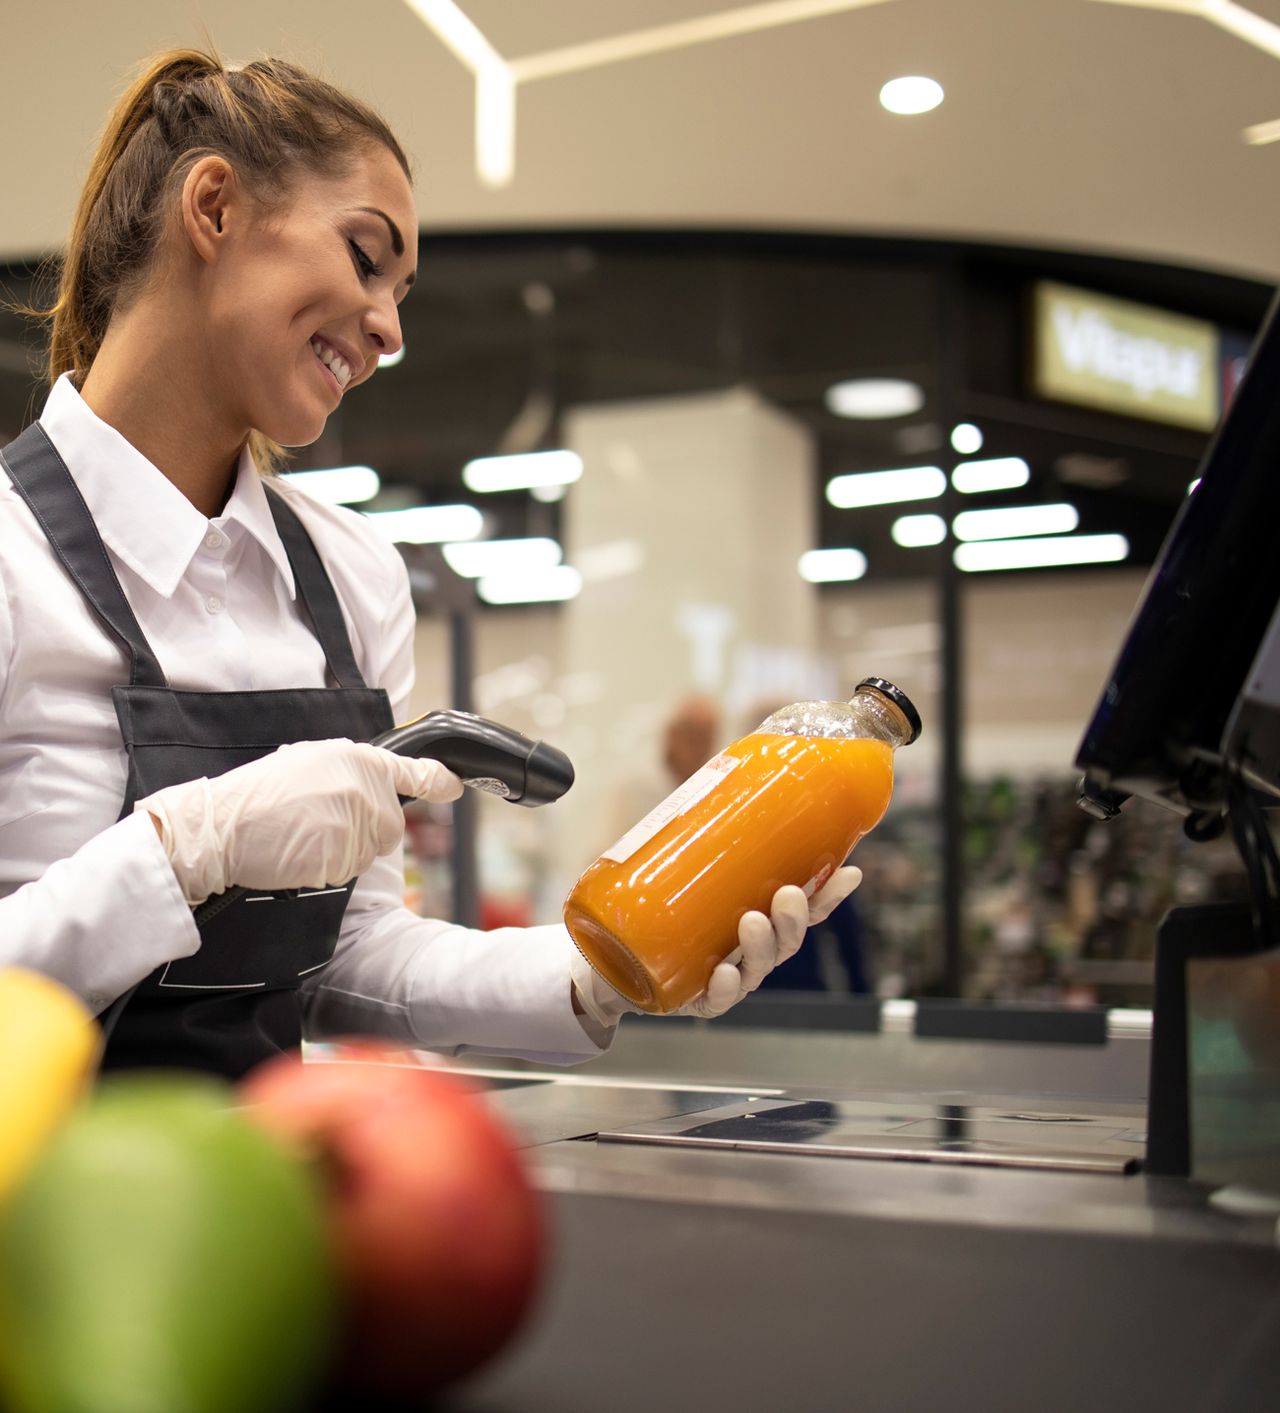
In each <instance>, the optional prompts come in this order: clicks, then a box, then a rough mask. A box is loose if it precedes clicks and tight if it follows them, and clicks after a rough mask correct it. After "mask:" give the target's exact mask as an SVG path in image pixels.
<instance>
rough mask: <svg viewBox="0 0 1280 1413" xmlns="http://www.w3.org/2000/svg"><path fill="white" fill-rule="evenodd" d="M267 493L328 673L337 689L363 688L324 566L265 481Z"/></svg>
mask: <svg viewBox="0 0 1280 1413" xmlns="http://www.w3.org/2000/svg"><path fill="white" fill-rule="evenodd" d="M263 486H264V488H265V489H266V491H267V504H268V505H270V507H271V515H272V518H273V519H274V520H275V522H276V530H277V531H278V532H279V535H280V539H281V540H282V541H283V542H284V548H285V553H286V554H287V555H288V556H289V565H290V567H291V568H292V569H293V577H294V579H295V580H296V582H297V586H298V593H299V594H300V595H301V597H302V602H303V605H304V607H305V608H306V610H307V612H308V613H309V614H310V615H311V625H312V627H313V628H314V629H315V635H316V639H317V640H318V642H319V644H320V646H321V647H322V648H323V649H324V655H325V660H326V661H327V662H328V664H329V671H330V672H332V673H333V675H334V678H335V680H336V681H337V683H338V686H339V687H365V686H366V685H367V684H366V682H365V680H364V677H363V675H362V674H361V672H360V668H359V667H358V666H357V665H356V656H355V653H354V652H353V651H352V649H351V638H350V635H349V634H348V633H347V624H346V620H345V619H344V618H343V616H342V608H341V606H340V605H339V603H338V596H337V594H336V593H335V592H334V589H333V584H332V582H331V581H330V579H329V575H328V573H327V571H326V570H325V567H324V563H323V561H322V560H321V558H320V555H319V554H318V553H317V551H316V547H315V545H314V544H313V543H312V541H311V536H310V535H309V534H307V530H306V526H305V525H303V523H302V521H301V520H299V519H298V517H297V515H296V514H295V513H294V511H293V509H292V507H290V506H288V505H286V504H285V502H284V497H283V496H281V495H278V494H277V493H276V492H275V491H273V490H272V489H271V483H270V481H268V480H266V479H264V480H263Z"/></svg>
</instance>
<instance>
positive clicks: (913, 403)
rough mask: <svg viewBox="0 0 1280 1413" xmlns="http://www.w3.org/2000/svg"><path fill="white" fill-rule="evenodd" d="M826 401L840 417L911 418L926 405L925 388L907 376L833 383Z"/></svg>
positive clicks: (831, 409) (872, 418) (868, 419)
mask: <svg viewBox="0 0 1280 1413" xmlns="http://www.w3.org/2000/svg"><path fill="white" fill-rule="evenodd" d="M824 401H825V402H826V404H827V410H828V411H829V412H834V413H835V415H836V416H837V417H857V418H860V419H862V420H864V421H872V420H875V419H878V418H882V417H909V416H910V415H911V413H913V412H919V411H920V409H921V408H922V407H923V406H924V389H923V388H922V387H921V386H920V384H919V383H912V382H909V381H908V380H907V379H906V378H849V379H846V380H845V381H844V382H842V383H833V384H832V385H831V386H830V387H829V388H828V389H827V391H826V396H825V398H824Z"/></svg>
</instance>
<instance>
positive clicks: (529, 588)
mask: <svg viewBox="0 0 1280 1413" xmlns="http://www.w3.org/2000/svg"><path fill="white" fill-rule="evenodd" d="M581 591H582V575H581V574H579V573H578V571H577V570H576V569H574V568H572V567H571V566H570V565H568V564H557V565H554V566H552V567H551V568H548V569H541V570H539V571H538V572H537V573H533V574H506V573H503V574H487V575H485V577H484V578H482V579H480V580H479V581H478V582H477V584H476V592H477V593H478V594H479V595H480V597H481V598H482V599H483V600H484V601H485V603H493V604H511V603H562V602H564V600H565V599H571V598H575V597H576V596H577V595H578V594H579V593H581Z"/></svg>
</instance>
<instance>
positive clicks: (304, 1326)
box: [0, 1074, 336, 1413]
mask: <svg viewBox="0 0 1280 1413" xmlns="http://www.w3.org/2000/svg"><path fill="white" fill-rule="evenodd" d="M231 1095H232V1091H231V1090H230V1088H229V1086H227V1085H224V1084H222V1083H221V1082H219V1081H216V1080H212V1079H204V1078H200V1077H194V1076H179V1075H163V1074H155V1075H142V1074H137V1075H127V1076H121V1077H118V1078H108V1079H107V1080H105V1081H104V1082H103V1083H102V1084H101V1085H100V1086H99V1089H98V1091H97V1093H96V1095H95V1096H94V1098H93V1100H92V1102H91V1103H89V1104H87V1105H86V1106H85V1107H84V1108H83V1109H82V1110H81V1111H80V1112H79V1113H78V1114H77V1115H76V1116H75V1117H74V1118H73V1119H72V1120H71V1121H70V1122H69V1123H68V1124H67V1126H66V1127H65V1128H64V1129H63V1131H62V1133H61V1134H60V1135H59V1137H58V1138H57V1139H55V1141H54V1142H53V1143H52V1144H51V1145H50V1147H49V1149H48V1150H47V1152H46V1154H45V1155H44V1157H43V1158H42V1159H41V1161H40V1162H39V1163H38V1165H37V1166H36V1167H35V1168H34V1169H33V1170H32V1171H31V1173H30V1175H29V1177H28V1178H27V1180H26V1181H25V1182H24V1183H23V1185H22V1186H21V1187H20V1188H19V1189H18V1191H17V1192H16V1193H15V1194H14V1196H13V1198H12V1200H11V1202H10V1203H9V1204H8V1206H7V1208H6V1209H5V1211H4V1213H3V1215H2V1216H0V1402H2V1403H3V1405H4V1407H5V1409H6V1410H7V1411H8V1413H233V1410H234V1413H259V1410H262V1413H279V1410H281V1409H287V1408H292V1407H294V1406H297V1405H299V1404H301V1403H303V1402H304V1401H305V1400H306V1398H307V1397H308V1395H309V1394H310V1393H311V1392H312V1391H313V1390H314V1388H315V1386H316V1384H317V1382H318V1380H319V1379H320V1377H321V1376H322V1374H323V1373H324V1369H325V1364H326V1360H327V1355H328V1348H329V1338H330V1334H331V1330H332V1320H333V1313H334V1309H335V1303H336V1302H335V1289H334V1275H333V1270H332V1262H331V1258H330V1252H329V1245H328V1238H327V1236H326V1232H325V1228H324V1218H323V1215H322V1207H321V1202H320V1198H319V1194H318V1192H317V1191H316V1188H315V1185H314V1180H313V1178H312V1177H311V1175H310V1174H309V1172H308V1171H307V1170H306V1168H305V1167H304V1165H303V1164H301V1163H300V1162H299V1160H298V1159H297V1158H296V1157H294V1156H293V1155H291V1154H288V1153H286V1151H285V1150H284V1149H283V1148H281V1147H280V1146H279V1145H278V1144H276V1143H275V1142H273V1141H272V1140H271V1139H270V1138H268V1137H267V1136H266V1135H264V1134H263V1133H262V1132H261V1131H260V1130H259V1129H257V1128H255V1127H254V1126H252V1125H251V1124H249V1123H248V1122H247V1121H246V1120H245V1119H244V1118H243V1116H242V1115H240V1114H238V1113H236V1112H235V1111H234V1110H233V1109H232V1108H231V1107H230V1101H231Z"/></svg>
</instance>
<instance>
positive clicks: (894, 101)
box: [880, 74, 943, 114]
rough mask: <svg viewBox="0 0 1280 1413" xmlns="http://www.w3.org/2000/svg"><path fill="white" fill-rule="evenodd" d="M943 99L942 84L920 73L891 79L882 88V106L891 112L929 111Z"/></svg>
mask: <svg viewBox="0 0 1280 1413" xmlns="http://www.w3.org/2000/svg"><path fill="white" fill-rule="evenodd" d="M942 99H943V93H942V85H941V84H940V83H938V82H937V81H936V80H935V79H931V78H924V77H922V76H921V75H919V74H914V75H911V76H909V77H906V78H896V79H890V80H889V82H888V83H887V84H885V86H884V87H883V88H882V89H881V90H880V103H881V106H882V107H885V108H887V109H888V110H889V112H891V113H902V114H909V113H927V112H929V110H930V109H932V108H936V107H937V106H938V104H939V103H941V102H942Z"/></svg>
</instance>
